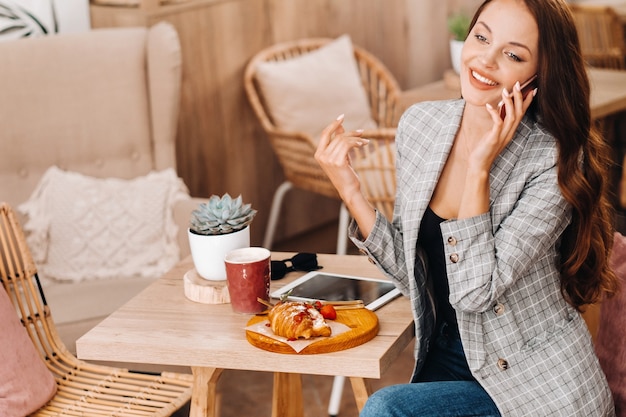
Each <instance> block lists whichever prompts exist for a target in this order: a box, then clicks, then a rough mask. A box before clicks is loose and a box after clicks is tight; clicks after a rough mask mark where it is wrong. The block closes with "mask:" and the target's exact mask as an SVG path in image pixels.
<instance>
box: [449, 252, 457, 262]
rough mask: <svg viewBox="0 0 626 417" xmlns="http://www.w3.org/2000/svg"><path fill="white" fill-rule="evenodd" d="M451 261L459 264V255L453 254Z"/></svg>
mask: <svg viewBox="0 0 626 417" xmlns="http://www.w3.org/2000/svg"><path fill="white" fill-rule="evenodd" d="M450 261H451V262H452V263H453V264H455V263H457V262H459V255H458V254H456V253H453V254H451V255H450Z"/></svg>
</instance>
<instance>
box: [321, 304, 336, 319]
mask: <svg viewBox="0 0 626 417" xmlns="http://www.w3.org/2000/svg"><path fill="white" fill-rule="evenodd" d="M320 313H321V314H322V316H323V317H324V318H325V319H326V320H335V319H336V318H337V311H336V310H335V307H333V306H332V305H330V304H324V305H323V306H322V308H321V309H320Z"/></svg>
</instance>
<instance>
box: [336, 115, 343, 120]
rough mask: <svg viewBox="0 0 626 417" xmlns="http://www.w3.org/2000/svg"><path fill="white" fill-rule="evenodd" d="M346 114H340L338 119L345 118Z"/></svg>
mask: <svg viewBox="0 0 626 417" xmlns="http://www.w3.org/2000/svg"><path fill="white" fill-rule="evenodd" d="M344 116H345V114H340V115H339V116H337V120H343V118H344Z"/></svg>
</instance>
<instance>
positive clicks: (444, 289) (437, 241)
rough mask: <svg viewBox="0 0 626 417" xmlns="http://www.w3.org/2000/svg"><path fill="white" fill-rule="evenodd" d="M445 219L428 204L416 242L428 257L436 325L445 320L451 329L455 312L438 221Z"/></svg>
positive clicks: (454, 327)
mask: <svg viewBox="0 0 626 417" xmlns="http://www.w3.org/2000/svg"><path fill="white" fill-rule="evenodd" d="M445 220H446V219H442V218H441V217H439V216H437V215H436V214H435V212H434V211H432V210H431V208H430V206H429V207H428V208H427V209H426V212H425V213H424V217H423V218H422V223H421V226H420V232H419V235H418V236H417V244H418V245H419V246H421V247H422V249H424V251H425V252H426V256H427V258H428V268H429V272H430V276H431V277H432V279H433V289H434V292H435V294H434V297H435V303H436V308H437V325H439V324H441V323H442V322H444V321H445V322H446V323H448V325H449V326H451V327H452V328H453V329H457V328H458V325H457V322H456V314H455V312H454V309H453V308H452V305H450V301H449V297H450V288H449V287H448V275H447V273H446V262H445V255H444V250H443V237H442V235H441V228H440V227H439V225H440V223H441V222H443V221H445Z"/></svg>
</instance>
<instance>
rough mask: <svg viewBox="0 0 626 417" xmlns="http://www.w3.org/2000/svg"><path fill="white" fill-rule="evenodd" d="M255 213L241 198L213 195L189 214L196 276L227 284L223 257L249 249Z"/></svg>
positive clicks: (191, 247) (190, 241)
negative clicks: (229, 253) (237, 250)
mask: <svg viewBox="0 0 626 417" xmlns="http://www.w3.org/2000/svg"><path fill="white" fill-rule="evenodd" d="M256 213H257V211H256V210H254V209H253V208H252V207H251V205H250V204H243V200H242V198H241V195H240V196H239V197H237V198H236V199H233V198H232V197H231V196H230V195H229V194H228V193H226V194H224V195H223V196H222V197H219V196H217V195H212V196H211V197H210V198H209V201H208V202H206V203H201V204H200V205H199V206H198V208H197V209H195V210H194V211H193V212H192V213H191V219H190V222H189V231H188V236H189V246H190V249H191V257H192V258H193V263H194V266H195V268H196V272H197V273H198V275H200V276H201V277H202V278H204V279H208V280H212V281H224V280H226V269H225V266H224V256H225V255H226V254H227V253H228V252H230V251H231V250H233V249H239V248H245V247H249V246H250V223H252V220H253V219H254V216H255V215H256Z"/></svg>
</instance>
